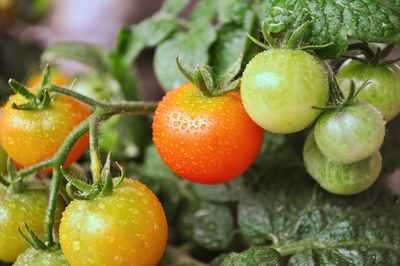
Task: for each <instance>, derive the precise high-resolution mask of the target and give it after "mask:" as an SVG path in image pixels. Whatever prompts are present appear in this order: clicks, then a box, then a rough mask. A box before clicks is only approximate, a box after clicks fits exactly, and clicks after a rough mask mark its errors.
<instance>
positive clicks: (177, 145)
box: [153, 84, 264, 184]
mask: <svg viewBox="0 0 400 266" xmlns="http://www.w3.org/2000/svg"><path fill="white" fill-rule="evenodd" d="M263 132H264V131H263V129H262V128H260V127H259V126H257V125H256V124H255V123H254V122H253V121H252V120H251V119H250V117H249V116H248V114H247V113H246V112H245V110H244V108H243V104H242V100H241V98H240V94H239V92H238V91H233V92H229V93H226V94H225V95H223V96H218V97H206V96H204V95H203V94H202V93H201V91H200V90H199V89H197V88H196V87H194V86H193V85H192V84H187V85H184V86H181V87H179V88H177V89H175V90H172V91H171V92H169V93H167V95H165V96H164V98H163V99H162V101H161V102H160V104H159V105H158V107H157V110H156V112H155V116H154V122H153V141H154V144H155V146H156V148H157V150H158V152H159V154H160V156H161V158H162V159H163V160H164V161H165V163H166V164H167V165H168V166H169V167H170V168H171V169H172V170H173V171H174V172H175V173H176V174H177V175H178V176H180V177H182V178H185V179H188V180H190V181H193V182H198V183H204V184H217V183H223V182H227V181H229V180H231V179H233V178H235V177H238V176H239V175H241V174H242V173H243V172H244V171H245V170H246V169H247V168H248V167H249V166H250V165H251V163H252V162H253V161H254V160H255V159H256V157H257V155H258V153H259V151H260V148H261V145H262V142H263Z"/></svg>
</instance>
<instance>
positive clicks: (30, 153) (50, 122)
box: [0, 87, 91, 167]
mask: <svg viewBox="0 0 400 266" xmlns="http://www.w3.org/2000/svg"><path fill="white" fill-rule="evenodd" d="M37 90H38V88H37V87H34V88H32V91H34V92H35V91H37ZM24 102H26V99H25V98H24V97H23V96H21V95H19V94H16V95H13V96H11V97H10V98H9V100H8V102H7V103H6V105H5V106H4V108H3V110H2V111H3V112H2V114H1V117H0V141H1V145H2V146H3V148H4V150H5V151H6V152H7V154H8V155H9V156H10V157H11V159H12V160H13V161H14V162H15V163H16V164H17V165H18V166H20V167H28V166H31V165H33V164H35V163H38V162H40V161H43V160H46V159H49V158H51V157H52V156H53V155H54V154H55V153H56V152H57V151H58V149H59V148H60V147H61V145H62V144H63V143H64V141H65V139H66V138H67V137H68V135H69V134H70V133H71V131H72V130H73V129H74V128H75V127H76V126H78V125H79V124H80V123H81V122H82V121H83V120H85V119H86V118H87V117H88V116H89V115H90V114H91V110H90V108H89V107H88V106H87V105H86V104H84V103H82V102H80V101H78V100H76V99H73V98H71V97H69V96H64V95H60V96H58V97H57V98H56V99H55V100H54V101H53V102H52V103H51V104H50V106H49V107H48V108H46V109H43V110H31V111H22V110H16V109H14V108H12V104H13V103H16V104H22V103H24ZM88 145H89V135H88V133H86V134H85V135H83V136H82V137H81V138H80V139H79V140H78V141H77V142H76V143H75V145H74V146H73V148H72V150H71V152H70V154H69V155H68V157H67V159H66V162H65V166H68V165H69V164H71V163H72V162H74V161H76V160H77V159H78V158H79V157H80V156H81V155H82V154H83V153H84V152H85V151H86V149H87V147H88Z"/></svg>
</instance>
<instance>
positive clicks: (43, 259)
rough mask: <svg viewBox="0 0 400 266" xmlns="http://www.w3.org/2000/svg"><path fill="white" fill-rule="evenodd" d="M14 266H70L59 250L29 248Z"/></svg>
mask: <svg viewBox="0 0 400 266" xmlns="http://www.w3.org/2000/svg"><path fill="white" fill-rule="evenodd" d="M13 266H68V262H67V261H66V259H65V257H64V255H63V253H62V252H61V250H59V249H48V250H36V249H34V248H28V249H27V250H25V252H24V253H22V254H21V255H19V256H18V258H17V260H16V261H15V263H14V264H13Z"/></svg>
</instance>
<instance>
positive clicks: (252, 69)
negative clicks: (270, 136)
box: [240, 49, 329, 134]
mask: <svg viewBox="0 0 400 266" xmlns="http://www.w3.org/2000/svg"><path fill="white" fill-rule="evenodd" d="M240 92H241V96H242V100H243V105H244V107H245V109H246V111H247V113H248V114H249V115H250V117H251V118H252V119H253V120H254V121H255V122H256V123H257V124H258V125H259V126H261V127H262V128H264V129H265V130H268V131H271V132H274V133H283V134H286V133H294V132H297V131H300V130H302V129H305V128H306V127H308V126H309V125H310V124H311V123H312V122H313V121H314V120H315V119H316V118H317V117H318V115H319V114H320V113H321V110H317V109H313V106H319V107H321V106H325V105H326V104H327V101H328V97H329V84H328V78H327V75H326V73H325V71H324V68H323V66H322V64H321V63H320V62H318V61H317V59H315V58H314V57H313V56H312V55H310V54H309V53H306V52H304V51H300V50H291V49H272V50H268V51H265V52H262V53H259V54H258V55H256V56H255V57H254V58H253V59H252V60H251V61H250V62H249V63H248V64H247V66H246V69H245V71H244V72H243V76H242V81H241V89H240Z"/></svg>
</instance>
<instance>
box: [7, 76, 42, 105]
mask: <svg viewBox="0 0 400 266" xmlns="http://www.w3.org/2000/svg"><path fill="white" fill-rule="evenodd" d="M8 84H9V85H10V87H11V88H12V89H13V90H14V91H15V92H16V93H18V94H21V95H22V96H24V97H25V98H26V99H27V100H30V101H32V102H36V96H35V95H34V94H33V93H32V92H30V91H29V90H28V89H27V88H26V87H25V86H24V85H22V84H21V83H19V82H18V81H16V80H14V79H10V80H9V81H8Z"/></svg>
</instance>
